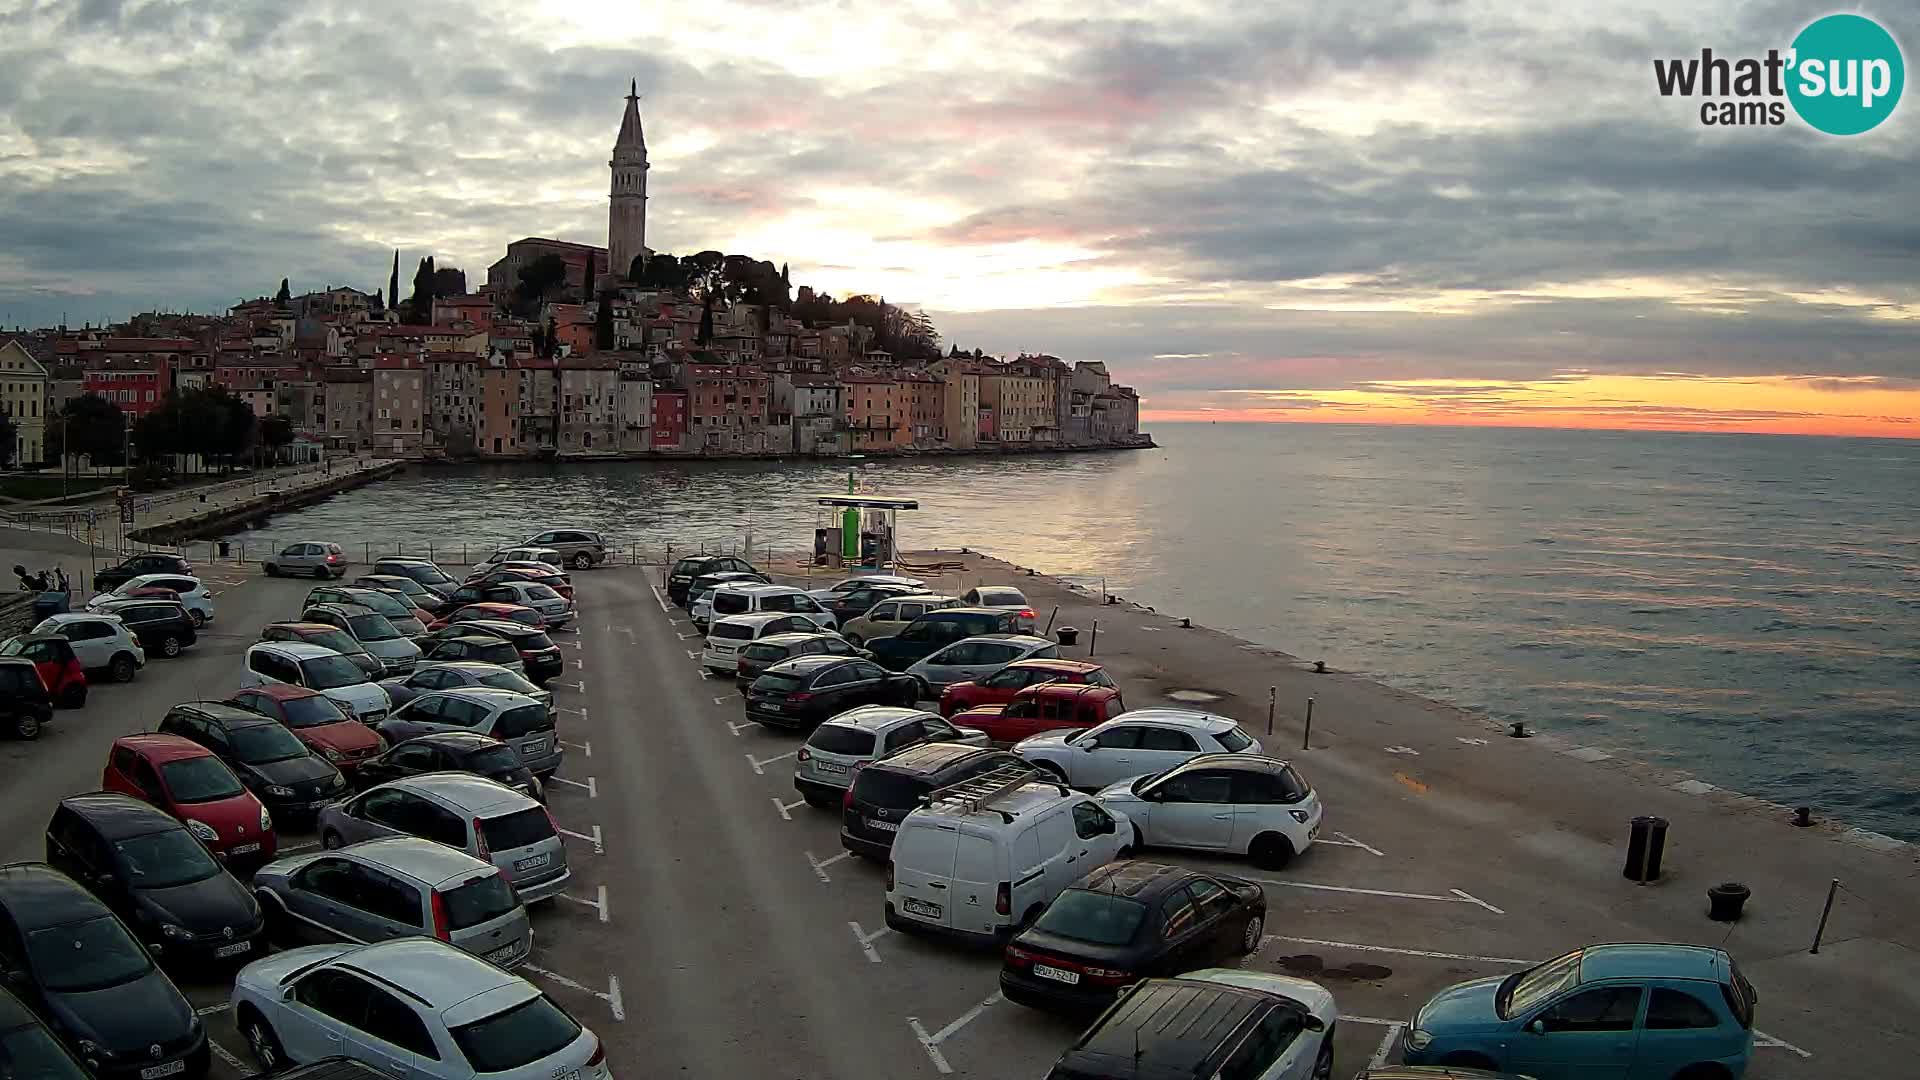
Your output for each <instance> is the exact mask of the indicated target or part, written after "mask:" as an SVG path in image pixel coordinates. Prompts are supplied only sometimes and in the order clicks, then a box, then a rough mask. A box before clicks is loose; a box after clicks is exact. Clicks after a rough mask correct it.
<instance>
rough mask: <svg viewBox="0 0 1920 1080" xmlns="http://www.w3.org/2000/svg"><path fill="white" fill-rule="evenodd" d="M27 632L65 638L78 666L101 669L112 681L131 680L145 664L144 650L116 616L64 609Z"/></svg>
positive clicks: (145, 652) (91, 669) (95, 669)
mask: <svg viewBox="0 0 1920 1080" xmlns="http://www.w3.org/2000/svg"><path fill="white" fill-rule="evenodd" d="M30 633H34V634H58V635H60V636H61V637H63V638H66V639H67V641H68V642H69V643H70V644H71V645H72V646H73V655H74V656H75V657H77V658H78V659H79V661H80V666H81V667H83V668H86V669H87V670H88V671H102V670H104V671H106V672H107V675H108V677H109V678H111V679H112V680H113V681H114V682H132V681H133V676H134V673H135V672H137V671H139V670H140V669H141V668H143V667H145V666H147V650H146V649H144V648H142V647H141V646H140V643H139V642H138V641H135V640H134V639H133V635H132V634H129V633H128V632H127V627H126V624H124V623H122V622H121V621H120V619H119V617H118V616H114V615H96V614H93V613H91V612H86V613H82V612H78V611H63V612H61V613H60V614H58V615H49V616H47V617H46V618H45V619H43V620H41V622H40V624H39V625H37V626H35V627H34V628H33V629H32V630H31V631H30Z"/></svg>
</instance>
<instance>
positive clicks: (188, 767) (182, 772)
mask: <svg viewBox="0 0 1920 1080" xmlns="http://www.w3.org/2000/svg"><path fill="white" fill-rule="evenodd" d="M160 777H161V779H163V780H165V781H166V784H167V790H168V791H169V792H171V793H172V794H173V801H174V802H177V803H203V802H214V801H216V800H219V799H231V798H233V797H234V796H236V795H238V794H240V793H241V792H242V791H244V790H245V789H244V788H242V787H241V786H240V781H239V779H238V778H236V777H235V776H234V775H233V770H231V769H229V768H227V767H226V766H225V765H223V764H221V763H220V759H219V758H216V757H212V756H208V757H191V758H182V759H181V760H179V761H169V762H167V763H166V764H165V765H162V766H160Z"/></svg>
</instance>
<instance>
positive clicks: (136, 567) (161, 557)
mask: <svg viewBox="0 0 1920 1080" xmlns="http://www.w3.org/2000/svg"><path fill="white" fill-rule="evenodd" d="M146 574H179V575H180V576H182V577H192V576H193V564H192V563H190V562H188V561H187V560H186V557H185V556H183V555H175V554H173V553H171V552H167V551H143V552H141V553H140V554H138V555H135V556H133V557H132V558H130V559H128V560H127V561H126V562H123V563H121V564H120V565H119V566H110V567H108V568H107V569H105V570H102V571H100V572H99V573H97V574H95V575H93V591H94V592H109V591H111V590H113V589H117V588H119V587H120V586H121V585H124V584H126V583H127V582H129V581H132V580H133V579H134V578H137V577H141V576H143V575H146Z"/></svg>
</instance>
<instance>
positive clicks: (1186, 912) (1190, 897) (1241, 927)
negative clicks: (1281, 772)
mask: <svg viewBox="0 0 1920 1080" xmlns="http://www.w3.org/2000/svg"><path fill="white" fill-rule="evenodd" d="M1266 920H1267V897H1266V893H1265V892H1264V891H1263V890H1262V889H1261V888H1260V886H1259V885H1258V884H1257V883H1255V882H1251V881H1248V880H1246V879H1245V878H1237V877H1230V876H1228V875H1225V874H1211V873H1202V872H1200V871H1197V870H1188V869H1185V868H1183V867H1178V866H1167V865H1165V864H1163V863H1151V862H1142V861H1140V860H1138V859H1133V860H1129V861H1126V862H1115V863H1108V864H1107V865H1105V866H1102V867H1100V868H1098V869H1096V870H1094V871H1092V872H1091V873H1089V874H1087V875H1086V876H1085V877H1083V878H1081V879H1080V880H1079V881H1078V882H1076V883H1075V884H1074V886H1073V887H1072V888H1070V889H1068V890H1067V891H1065V892H1063V893H1061V894H1060V895H1059V896H1058V897H1057V898H1055V899H1054V901H1053V903H1051V904H1048V905H1047V910H1046V911H1044V912H1041V914H1040V917H1039V919H1037V920H1035V921H1034V923H1033V925H1031V926H1029V927H1027V928H1026V929H1025V930H1023V931H1021V932H1020V933H1019V934H1018V935H1016V936H1015V937H1014V939H1013V940H1012V941H1011V942H1009V943H1008V945H1007V950H1006V954H1005V958H1004V960H1003V961H1002V963H1001V967H1000V992H1001V993H1002V994H1004V995H1005V996H1006V999H1007V1000H1008V1001H1013V1002H1018V1003H1019V1004H1021V1005H1027V1006H1031V1007H1033V1008H1036V1009H1059V1010H1062V1011H1069V1012H1079V1011H1087V1010H1099V1009H1104V1008H1106V1007H1107V1006H1108V1005H1111V1004H1113V1001H1114V999H1115V998H1117V997H1119V996H1120V994H1121V992H1122V991H1124V990H1125V989H1126V988H1127V987H1129V986H1131V985H1133V984H1134V983H1136V982H1139V981H1140V980H1141V979H1145V978H1151V977H1154V976H1167V975H1179V974H1182V973H1184V972H1188V971H1195V970H1198V969H1200V968H1207V967H1214V966H1216V965H1225V964H1231V963H1234V962H1235V961H1237V960H1239V959H1240V958H1241V957H1243V956H1251V955H1253V954H1254V953H1255V952H1257V951H1258V950H1259V948H1260V937H1261V932H1262V931H1263V930H1264V929H1265V927H1266Z"/></svg>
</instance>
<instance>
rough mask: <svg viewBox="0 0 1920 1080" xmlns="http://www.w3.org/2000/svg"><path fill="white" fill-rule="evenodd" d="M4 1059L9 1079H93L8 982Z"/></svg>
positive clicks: (0, 1001) (0, 989)
mask: <svg viewBox="0 0 1920 1080" xmlns="http://www.w3.org/2000/svg"><path fill="white" fill-rule="evenodd" d="M0 1061H4V1062H7V1063H9V1066H10V1067H11V1069H12V1070H13V1071H12V1072H10V1073H8V1077H9V1080H93V1077H92V1076H91V1075H90V1074H88V1072H87V1068H86V1066H84V1065H82V1064H80V1059H79V1058H77V1057H74V1056H73V1052H72V1051H70V1050H68V1049H67V1048H66V1047H64V1046H62V1045H60V1040H59V1038H57V1037H56V1036H55V1035H54V1033H53V1029H52V1028H49V1027H48V1026H47V1025H46V1024H44V1023H42V1022H41V1021H40V1018H39V1017H37V1016H35V1015H33V1010H31V1009H29V1008H27V1006H26V1003H25V1002H22V1001H21V1000H20V999H19V998H17V997H14V996H13V995H12V994H11V993H9V992H8V991H7V988H6V987H5V986H0ZM369 1080H379V1078H377V1077H376V1078H369Z"/></svg>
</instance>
